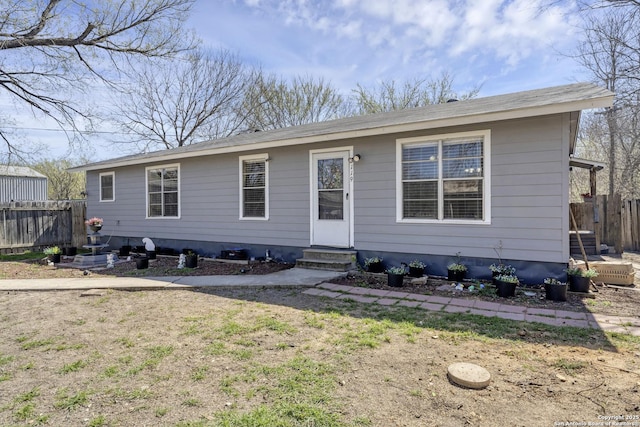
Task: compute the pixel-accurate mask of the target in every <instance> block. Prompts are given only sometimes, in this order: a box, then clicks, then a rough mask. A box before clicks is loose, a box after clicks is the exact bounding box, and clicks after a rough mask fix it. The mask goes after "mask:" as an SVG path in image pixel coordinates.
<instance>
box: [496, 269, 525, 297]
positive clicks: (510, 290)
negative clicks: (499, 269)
mask: <svg viewBox="0 0 640 427" xmlns="http://www.w3.org/2000/svg"><path fill="white" fill-rule="evenodd" d="M518 283H520V280H518V276H515V275H512V274H500V275H498V276H496V277H495V286H496V293H497V294H498V296H499V297H502V298H507V297H513V296H515V295H516V286H518Z"/></svg>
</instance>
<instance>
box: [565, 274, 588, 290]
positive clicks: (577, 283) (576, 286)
mask: <svg viewBox="0 0 640 427" xmlns="http://www.w3.org/2000/svg"><path fill="white" fill-rule="evenodd" d="M590 286H591V278H590V277H582V276H569V290H570V291H571V292H584V293H587V292H589V287H590Z"/></svg>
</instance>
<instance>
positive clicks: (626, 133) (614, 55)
mask: <svg viewBox="0 0 640 427" xmlns="http://www.w3.org/2000/svg"><path fill="white" fill-rule="evenodd" d="M638 18H640V14H638V13H635V11H633V10H632V11H630V10H629V9H626V8H610V9H607V10H605V11H602V12H601V13H599V14H594V15H590V16H587V17H585V37H584V41H583V42H582V43H581V44H580V46H579V48H578V53H577V55H575V59H576V60H577V61H578V63H580V64H581V65H582V66H583V67H584V68H586V69H587V70H588V71H589V72H590V73H591V75H592V77H593V80H594V82H596V83H597V84H600V85H603V86H605V87H606V88H607V89H609V90H611V91H612V92H614V93H616V98H615V101H614V106H613V107H612V108H608V109H606V111H605V112H604V117H605V119H606V127H607V135H606V138H607V144H608V151H607V157H606V159H605V160H606V161H607V162H608V166H609V177H608V184H609V189H608V190H609V194H614V193H615V192H617V191H619V190H621V188H623V187H628V185H627V183H626V182H627V181H633V180H634V178H633V176H632V175H634V174H635V171H634V170H633V169H629V168H633V165H635V164H636V163H637V161H636V160H634V158H636V157H639V156H640V152H638V147H637V141H636V140H635V139H634V135H636V137H637V134H638V128H637V115H638V111H639V108H640V105H639V103H638V96H639V94H640V79H639V78H638V77H639V76H638V70H639V68H638V64H640V62H639V59H640V57H639V56H638V53H639V52H640V49H638V48H639V47H640V46H639V45H638V44H637V43H638V41H640V40H638V38H639V33H638V28H640V19H638ZM621 155H622V157H621V158H622V162H623V165H624V167H621V165H619V164H618V159H619V158H620V156H621ZM624 170H626V171H627V172H626V173H625V172H624ZM623 181H624V182H623Z"/></svg>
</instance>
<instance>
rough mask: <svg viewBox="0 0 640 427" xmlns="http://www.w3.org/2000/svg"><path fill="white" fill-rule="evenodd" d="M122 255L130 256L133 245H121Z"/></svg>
mask: <svg viewBox="0 0 640 427" xmlns="http://www.w3.org/2000/svg"><path fill="white" fill-rule="evenodd" d="M119 253H120V256H129V254H130V253H131V245H123V246H120V252H119Z"/></svg>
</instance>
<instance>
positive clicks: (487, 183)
mask: <svg viewBox="0 0 640 427" xmlns="http://www.w3.org/2000/svg"><path fill="white" fill-rule="evenodd" d="M478 136H481V137H482V138H483V141H484V146H483V163H484V166H483V169H484V173H483V180H482V184H483V189H482V192H483V195H484V201H483V206H482V209H483V213H484V219H483V220H469V219H427V218H403V194H402V147H403V146H404V145H406V144H415V143H421V142H436V141H441V140H443V139H455V138H471V137H478ZM438 197H439V198H441V197H442V194H440V195H439V196H438ZM438 205H440V202H438ZM438 209H439V208H438ZM396 222H398V223H409V224H458V225H490V224H491V130H489V129H484V130H477V131H470V132H458V133H447V134H440V135H428V136H418V137H413V138H400V139H397V140H396Z"/></svg>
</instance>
